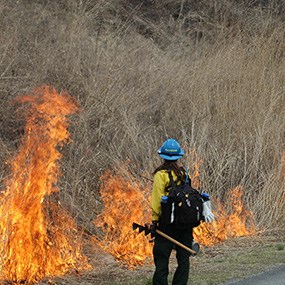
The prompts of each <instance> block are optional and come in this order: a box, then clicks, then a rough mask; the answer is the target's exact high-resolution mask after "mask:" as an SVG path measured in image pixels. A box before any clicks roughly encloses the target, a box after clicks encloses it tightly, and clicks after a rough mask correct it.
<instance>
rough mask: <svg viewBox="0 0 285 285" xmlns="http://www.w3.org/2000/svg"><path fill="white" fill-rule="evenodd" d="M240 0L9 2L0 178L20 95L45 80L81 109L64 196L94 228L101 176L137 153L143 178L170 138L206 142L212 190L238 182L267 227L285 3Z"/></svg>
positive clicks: (279, 140)
mask: <svg viewBox="0 0 285 285" xmlns="http://www.w3.org/2000/svg"><path fill="white" fill-rule="evenodd" d="M238 2H240V3H238V4H237V3H236V1H193V2H192V1H163V4H162V2H161V1H126V0H125V1H123V0H121V1H99V0H98V1H88V0H86V1H76V0H72V1H12V0H11V1H4V0H2V1H0V23H1V25H0V33H1V37H0V51H1V52H0V100H1V109H0V124H1V125H0V127H1V143H0V147H1V153H0V155H1V170H2V172H1V173H4V174H3V176H4V175H8V173H9V170H8V169H6V166H5V163H4V162H5V160H6V159H7V158H8V157H10V156H11V155H12V154H13V153H15V152H16V149H17V145H18V143H19V139H20V135H21V134H22V132H23V122H22V119H21V114H19V113H16V107H15V105H13V104H12V100H13V99H14V98H15V97H16V96H17V95H21V94H23V93H26V92H29V91H30V90H31V89H32V88H33V87H35V86H38V85H41V84H50V85H52V86H54V87H55V88H56V89H58V90H63V89H64V90H67V91H68V92H69V93H70V94H71V95H72V96H74V97H75V98H76V99H77V100H78V102H79V104H80V106H81V110H80V112H79V113H78V114H77V115H76V116H74V117H73V124H72V127H71V132H72V134H73V142H72V143H71V144H69V145H68V146H67V147H65V149H64V159H63V161H62V168H63V174H64V176H63V178H62V181H61V188H62V192H61V199H62V202H63V204H64V205H65V207H66V208H68V209H69V210H70V212H71V213H73V215H74V216H75V217H76V218H77V219H78V221H80V224H81V225H82V226H84V227H85V228H87V229H89V230H90V231H92V230H93V224H92V221H93V220H94V218H95V217H96V215H97V214H98V213H99V212H100V210H101V208H102V205H101V202H100V197H99V194H98V193H99V192H98V190H99V182H98V179H99V176H100V175H101V173H102V172H103V171H104V170H105V169H110V168H111V169H112V168H113V167H114V165H118V164H121V163H123V162H125V161H126V160H130V164H129V166H130V169H131V171H132V173H133V174H134V176H135V177H137V178H138V179H140V180H141V182H142V183H143V184H146V183H148V182H149V181H148V180H147V179H144V178H143V177H142V174H143V176H145V174H146V176H147V177H148V178H150V179H151V173H152V171H153V170H154V167H155V166H156V165H157V164H158V163H159V157H158V156H157V155H156V150H157V149H158V147H159V146H160V144H161V143H162V142H163V140H164V139H166V138H167V137H174V138H176V139H178V140H179V141H181V143H182V146H183V147H184V148H185V149H194V148H195V149H196V150H197V152H198V154H199V155H200V157H201V158H202V160H203V164H202V166H201V169H200V171H201V178H202V181H203V188H204V189H205V190H206V191H208V192H210V193H211V194H212V195H215V196H216V197H219V198H221V199H223V197H224V194H225V192H226V191H227V190H228V189H230V188H233V187H236V186H237V185H240V184H241V185H243V187H244V189H245V197H246V201H247V203H248V205H249V206H250V209H252V210H253V212H254V214H255V218H256V222H257V225H258V226H260V227H261V228H263V229H264V228H278V227H282V226H284V221H285V218H284V213H285V206H284V205H285V198H284V191H285V189H284V185H285V183H284V175H281V170H282V165H281V156H282V153H283V152H284V149H285V146H284V138H285V131H284V130H285V120H284V118H285V94H284V93H285V90H284V78H285V69H284V64H285V62H284V61H285V60H284V54H283V53H284V45H285V42H284V39H285V37H284V8H283V5H282V3H281V2H282V1H281V2H280V1H238ZM280 3H281V4H280ZM185 161H186V162H187V163H189V161H187V160H184V162H185Z"/></svg>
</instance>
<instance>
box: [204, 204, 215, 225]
mask: <svg viewBox="0 0 285 285" xmlns="http://www.w3.org/2000/svg"><path fill="white" fill-rule="evenodd" d="M202 214H203V216H204V219H205V222H206V223H212V222H213V221H214V220H215V216H214V214H213V213H212V210H211V201H210V200H209V201H205V202H203V213H202Z"/></svg>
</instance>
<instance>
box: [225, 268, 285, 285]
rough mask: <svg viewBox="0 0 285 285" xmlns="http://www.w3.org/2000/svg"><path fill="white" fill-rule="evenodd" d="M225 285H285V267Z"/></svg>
mask: <svg viewBox="0 0 285 285" xmlns="http://www.w3.org/2000/svg"><path fill="white" fill-rule="evenodd" d="M224 285H285V265H283V266H279V267H276V268H274V269H271V270H269V271H266V272H263V273H261V274H258V275H254V276H252V277H250V278H246V279H243V280H240V281H236V282H230V283H226V284H224Z"/></svg>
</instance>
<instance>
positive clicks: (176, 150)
mask: <svg viewBox="0 0 285 285" xmlns="http://www.w3.org/2000/svg"><path fill="white" fill-rule="evenodd" d="M165 151H169V152H178V149H169V148H166V149H165Z"/></svg>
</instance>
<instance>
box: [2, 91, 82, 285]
mask: <svg viewBox="0 0 285 285" xmlns="http://www.w3.org/2000/svg"><path fill="white" fill-rule="evenodd" d="M17 101H18V102H20V103H25V105H28V107H29V108H25V109H24V110H25V117H26V126H25V136H24V137H23V138H22V145H21V146H20V148H19V151H18V154H17V156H16V157H15V158H14V159H13V160H12V161H10V165H11V170H12V175H11V177H9V179H7V180H6V181H5V185H6V190H5V192H4V193H3V194H2V200H1V203H0V236H1V243H0V252H1V259H0V272H1V276H3V278H4V280H9V281H10V282H12V283H14V284H18V283H21V284H33V283H34V282H36V281H38V280H40V279H42V278H43V277H45V276H54V275H61V274H64V273H66V272H67V270H68V269H70V268H73V267H75V266H76V264H77V263H78V262H79V260H80V261H83V262H84V258H83V257H82V255H81V253H80V245H79V244H78V243H77V240H78V239H77V238H76V236H77V235H78V233H77V231H76V229H75V224H74V222H73V220H72V219H71V218H70V217H69V216H68V215H67V213H65V212H64V211H63V209H62V208H61V207H60V204H59V203H56V202H55V201H53V199H52V197H51V198H50V199H49V200H47V199H46V197H47V196H48V195H51V194H52V193H55V192H57V191H58V190H59V189H58V187H57V186H56V183H57V181H58V175H59V174H60V170H59V166H58V160H59V159H60V158H61V156H62V154H61V153H60V152H59V150H58V149H57V147H61V146H63V144H64V143H66V142H67V140H68V137H69V133H68V131H67V127H68V121H67V115H69V114H72V113H74V112H76V111H77V109H78V107H77V105H76V104H75V103H74V101H72V100H71V98H70V97H69V96H68V95H67V94H64V93H63V94H58V93H57V92H56V91H55V90H54V89H52V88H50V87H48V86H42V87H39V88H37V89H35V90H34V91H33V92H32V94H31V95H26V96H23V97H20V98H18V100H17ZM54 200H55V199H54Z"/></svg>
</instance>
